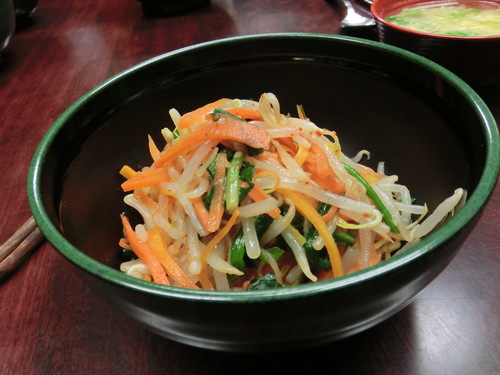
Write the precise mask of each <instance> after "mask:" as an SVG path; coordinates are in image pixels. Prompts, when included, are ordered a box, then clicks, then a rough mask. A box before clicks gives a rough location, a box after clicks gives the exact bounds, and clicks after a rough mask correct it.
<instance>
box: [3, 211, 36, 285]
mask: <svg viewBox="0 0 500 375" xmlns="http://www.w3.org/2000/svg"><path fill="white" fill-rule="evenodd" d="M43 239H44V236H43V234H42V232H41V231H40V229H39V228H38V226H37V224H36V222H35V219H34V218H33V217H30V218H29V219H28V220H27V221H26V222H25V223H24V224H23V225H21V227H20V228H19V229H18V230H17V231H16V232H15V233H14V234H13V235H12V236H11V237H10V238H9V239H8V240H7V241H5V243H3V244H2V245H1V246H0V280H1V279H3V278H6V277H7V276H10V275H11V274H12V272H14V271H15V270H16V269H17V268H18V267H19V266H20V265H21V264H22V263H23V262H24V261H25V260H26V259H27V257H28V255H29V254H31V252H32V251H34V250H35V249H36V248H37V247H38V245H40V243H41V242H42V241H43Z"/></svg>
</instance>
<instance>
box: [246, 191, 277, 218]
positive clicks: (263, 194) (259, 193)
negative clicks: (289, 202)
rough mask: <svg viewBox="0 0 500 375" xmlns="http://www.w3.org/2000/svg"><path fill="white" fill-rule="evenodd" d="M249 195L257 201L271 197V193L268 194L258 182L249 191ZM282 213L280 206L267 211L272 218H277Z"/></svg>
mask: <svg viewBox="0 0 500 375" xmlns="http://www.w3.org/2000/svg"><path fill="white" fill-rule="evenodd" d="M248 196H249V197H250V198H252V199H253V200H254V201H255V202H260V201H263V200H264V199H267V198H269V194H267V193H266V192H265V191H264V189H262V187H261V186H260V185H259V184H258V183H256V184H254V186H253V188H252V189H251V190H250V191H249V192H248ZM280 213H281V211H280V209H279V208H278V207H276V208H274V209H273V210H271V211H269V212H267V214H268V215H269V216H271V217H272V218H276V217H277V216H278V215H279V214H280Z"/></svg>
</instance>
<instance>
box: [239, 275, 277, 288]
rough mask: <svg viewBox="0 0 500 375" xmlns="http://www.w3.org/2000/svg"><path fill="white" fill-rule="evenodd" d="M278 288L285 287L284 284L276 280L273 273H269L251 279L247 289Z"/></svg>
mask: <svg viewBox="0 0 500 375" xmlns="http://www.w3.org/2000/svg"><path fill="white" fill-rule="evenodd" d="M276 288H283V286H282V285H280V284H279V283H278V282H277V281H276V278H275V277H274V275H273V274H272V273H268V274H267V275H265V276H263V277H260V278H256V279H253V280H252V281H250V284H249V285H248V288H247V290H269V289H276Z"/></svg>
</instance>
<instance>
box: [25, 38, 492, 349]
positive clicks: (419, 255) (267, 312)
mask: <svg viewBox="0 0 500 375" xmlns="http://www.w3.org/2000/svg"><path fill="white" fill-rule="evenodd" d="M263 92H273V93H275V94H276V95H277V97H278V98H279V100H280V103H281V106H282V111H283V112H284V113H287V112H289V113H295V111H296V109H295V105H296V104H302V105H304V107H305V108H306V111H307V114H308V116H309V117H310V118H311V119H312V121H314V122H316V123H317V124H318V125H320V126H322V127H329V128H331V129H335V130H336V131H337V133H338V135H339V137H340V140H341V144H342V147H343V151H344V153H346V154H347V155H354V154H355V153H356V152H357V151H359V150H361V149H367V150H369V151H371V159H370V162H371V163H372V166H375V165H376V163H377V162H378V161H381V160H384V161H385V162H386V164H387V166H388V168H389V170H390V172H391V173H395V174H398V175H399V176H400V182H401V183H404V184H406V185H407V186H409V188H410V190H411V191H412V192H413V194H414V196H416V197H421V199H422V200H425V201H426V202H427V203H428V204H429V206H430V209H432V208H433V207H435V206H436V205H437V204H438V202H440V201H441V200H443V199H444V198H445V197H447V196H449V195H451V194H452V192H453V190H454V189H455V188H457V187H463V188H465V189H467V191H468V193H469V199H468V202H467V203H466V205H465V206H464V207H463V208H462V209H461V210H460V211H459V212H457V214H456V215H455V216H454V217H453V218H452V219H451V220H449V221H448V222H447V223H446V224H445V225H444V226H442V227H441V228H440V229H438V230H437V231H435V232H434V233H432V234H431V235H429V236H428V237H427V238H426V239H425V240H424V241H422V242H421V243H420V244H419V245H417V246H415V247H414V248H413V249H411V250H409V251H407V252H406V253H404V254H402V255H400V256H395V257H393V258H392V259H390V260H389V261H386V262H383V263H381V264H380V265H378V266H375V267H373V268H370V269H367V270H364V271H361V272H357V273H354V274H351V275H348V276H344V277H341V278H338V279H335V280H331V281H325V282H318V283H315V284H308V285H302V286H298V287H291V288H284V289H280V290H270V291H254V292H217V291H203V290H186V289H181V288H176V287H169V286H162V285H156V284H153V283H150V282H147V281H143V280H138V279H135V278H132V277H129V276H127V275H125V274H123V273H121V272H120V271H119V270H118V265H119V263H120V261H121V259H120V248H119V246H118V240H119V238H120V236H121V233H122V230H121V224H120V219H119V214H120V213H121V212H123V211H126V212H128V213H131V211H132V210H131V209H129V208H128V207H127V206H125V204H124V203H123V196H124V193H123V192H122V191H121V189H120V184H121V182H122V179H121V177H120V175H119V173H118V171H119V169H120V168H121V166H122V165H123V164H128V165H132V166H141V165H147V164H149V163H150V159H149V153H148V150H147V136H148V134H151V136H153V138H155V139H156V140H158V141H159V139H160V138H159V137H160V129H161V128H162V127H164V126H165V125H166V124H168V123H169V122H170V120H169V118H168V110H169V109H170V108H172V107H175V108H177V109H178V110H179V111H180V112H181V113H183V112H186V111H189V110H192V109H194V108H197V107H199V106H201V105H203V104H205V103H208V102H210V101H213V100H215V99H218V98H221V97H233V98H250V99H251V98H253V99H258V98H259V97H260V95H261V94H262V93H263ZM498 156H499V137H498V129H497V126H496V124H495V121H494V119H493V117H492V115H491V113H490V111H489V110H488V108H487V107H486V105H485V104H484V103H483V101H482V100H481V99H480V97H479V96H478V95H477V94H476V93H475V92H474V91H473V90H472V89H471V88H470V86H468V85H467V84H466V83H465V82H463V81H462V80H461V79H459V78H458V77H457V76H455V75H454V74H452V73H451V72H449V71H448V70H446V69H444V68H442V67H441V66H439V65H437V64H435V63H433V62H431V61H429V60H427V59H425V58H422V57H420V56H418V55H415V54H412V53H410V52H407V51H404V50H401V49H399V48H395V47H392V46H389V45H385V44H382V43H379V42H373V41H367V40H362V39H357V38H349V37H343V36H331V35H317V34H270V35H250V36H245V37H236V38H228V39H222V40H217V41H212V42H208V43H204V44H200V45H195V46H190V47H187V48H184V49H180V50H177V51H173V52H170V53H167V54H164V55H162V56H158V57H156V58H153V59H151V60H149V61H146V62H144V63H142V64H139V65H137V66H134V67H132V68H130V69H128V70H126V71H124V72H122V73H120V74H118V75H116V76H114V77H112V78H110V79H109V80H107V81H106V82H104V83H102V84H101V85H99V86H98V87H96V88H94V89H93V90H91V91H90V92H88V93H87V94H85V95H84V96H82V97H81V98H80V99H79V100H77V101H76V102H75V103H74V104H73V105H71V106H70V107H69V108H68V109H67V110H66V111H65V112H64V113H63V114H62V115H61V116H60V117H59V118H58V119H57V120H56V121H55V123H54V124H53V125H52V127H51V128H50V129H49V130H48V131H47V133H46V135H45V136H44V138H43V139H42V140H41V142H40V145H39V147H38V149H37V150H36V153H35V155H34V158H33V161H32V165H31V168H30V173H29V178H28V193H29V201H30V206H31V209H32V211H33V215H34V217H35V219H36V221H37V223H38V225H39V226H40V228H41V230H42V231H43V233H44V234H45V236H46V237H47V239H48V240H49V241H50V242H51V243H52V245H53V246H54V248H55V249H57V250H58V251H59V252H60V253H61V254H62V255H63V256H64V257H66V258H67V259H68V260H69V261H70V263H71V264H73V265H74V266H75V271H76V272H78V274H79V276H80V277H81V278H82V279H83V280H84V281H85V282H86V283H87V284H88V285H89V287H90V288H92V289H93V290H94V291H95V292H96V293H97V294H98V295H99V296H101V297H102V298H103V299H104V300H106V301H108V302H109V303H110V304H111V305H113V306H115V307H116V308H117V309H118V310H119V311H121V312H123V313H124V314H126V315H128V316H130V317H131V318H132V319H135V320H137V321H138V322H140V323H142V324H143V325H144V326H145V327H147V328H148V329H150V330H151V331H153V332H157V333H158V334H160V335H163V336H165V337H168V338H170V339H173V340H176V341H179V342H182V343H186V344H189V345H194V346H198V347H204V348H210V349H217V350H227V351H263V350H285V349H290V348H297V347H306V346H312V345H319V344H323V343H326V342H330V341H333V340H339V339H342V338H344V337H347V336H350V335H353V334H356V333H357V332H360V331H363V330H366V329H367V328H369V327H372V326H373V325H375V324H377V323H379V322H381V321H383V320H385V319H387V318H388V317H390V316H391V315H393V314H395V313H396V312H398V311H399V310H401V309H402V308H404V307H405V306H407V305H408V304H409V303H411V301H412V300H413V299H414V298H415V297H416V295H417V294H418V293H419V292H420V291H421V290H422V289H423V288H424V287H425V286H426V285H428V284H429V283H430V282H431V281H432V280H433V279H434V278H435V277H436V276H437V275H438V274H439V273H440V272H441V271H442V270H443V269H444V268H445V267H446V265H447V264H448V263H449V262H450V261H451V259H452V258H453V257H454V255H455V254H456V253H457V252H458V250H459V248H460V243H461V242H462V241H463V240H464V239H465V238H466V236H467V234H468V233H469V232H470V231H471V230H472V228H473V226H474V224H475V222H476V221H477V218H478V215H479V213H480V212H481V211H482V209H483V207H484V205H485V204H486V203H487V201H488V199H489V197H490V195H491V193H492V190H493V188H494V186H495V183H496V181H497V177H498V171H499V157H498ZM402 328H403V327H402Z"/></svg>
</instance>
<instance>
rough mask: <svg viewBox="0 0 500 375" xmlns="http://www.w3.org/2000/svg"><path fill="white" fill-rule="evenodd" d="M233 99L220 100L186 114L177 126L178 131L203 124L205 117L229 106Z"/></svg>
mask: <svg viewBox="0 0 500 375" xmlns="http://www.w3.org/2000/svg"><path fill="white" fill-rule="evenodd" d="M229 102H231V99H219V100H216V101H215V102H212V103H208V104H207V105H204V106H203V107H200V108H198V109H196V110H194V111H191V112H188V113H185V114H183V115H182V116H181V118H180V120H179V123H178V124H177V128H178V129H186V128H189V127H191V126H192V125H195V124H201V123H203V122H205V121H206V119H205V116H206V115H207V113H210V112H212V111H213V110H214V109H216V108H222V107H225V106H227V105H228V103H229Z"/></svg>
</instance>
